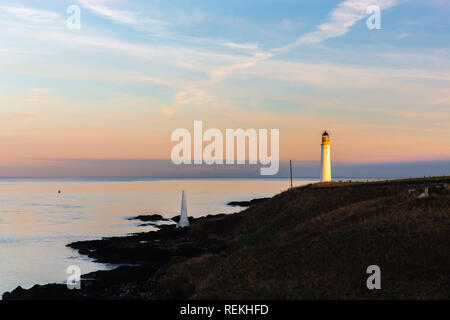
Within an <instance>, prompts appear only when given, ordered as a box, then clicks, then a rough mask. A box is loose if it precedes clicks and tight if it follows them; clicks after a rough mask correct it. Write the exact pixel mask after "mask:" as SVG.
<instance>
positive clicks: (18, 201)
mask: <svg viewBox="0 0 450 320" xmlns="http://www.w3.org/2000/svg"><path fill="white" fill-rule="evenodd" d="M295 182H296V183H295V184H296V185H301V184H306V183H309V182H311V181H310V180H308V181H307V180H297V181H295ZM288 186H289V182H288V181H287V180H279V179H265V180H262V179H258V180H256V179H253V180H252V179H248V180H247V179H233V180H212V179H204V180H143V181H131V180H120V181H117V180H116V181H114V180H84V181H83V180H40V179H38V180H23V179H0V294H2V293H3V292H5V291H9V290H12V289H14V288H15V287H17V286H18V285H21V286H22V287H24V288H29V287H31V286H32V285H34V284H45V283H49V282H61V281H64V280H65V279H66V268H67V267H68V266H69V265H78V266H80V268H81V271H82V273H88V272H91V271H95V270H100V269H108V268H111V267H113V266H107V265H103V264H98V263H94V262H93V261H91V260H90V259H87V258H85V257H81V256H79V255H78V254H77V253H76V252H75V251H73V250H71V249H70V248H67V247H65V245H66V244H68V243H70V242H73V241H77V240H88V239H95V238H99V237H106V236H116V235H125V234H127V233H132V232H139V231H150V230H152V227H137V224H138V223H139V222H137V221H129V220H126V218H127V217H131V216H136V215H140V214H153V213H158V214H161V215H162V216H164V217H173V216H174V215H177V214H178V213H179V210H180V201H181V190H186V192H187V201H188V212H189V215H191V216H194V217H199V216H203V215H207V214H217V213H232V212H235V211H237V210H238V209H236V208H231V207H227V206H226V203H227V202H228V201H232V200H248V199H250V198H255V197H265V196H272V195H274V194H276V193H278V192H280V191H283V190H285V189H287V188H288ZM58 190H61V194H58Z"/></svg>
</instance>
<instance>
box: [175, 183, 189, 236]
mask: <svg viewBox="0 0 450 320" xmlns="http://www.w3.org/2000/svg"><path fill="white" fill-rule="evenodd" d="M184 227H189V219H188V214H187V206H186V196H185V194H184V190H183V192H182V194H181V213H180V221H178V223H177V228H184Z"/></svg>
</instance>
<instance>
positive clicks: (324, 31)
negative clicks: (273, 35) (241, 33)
mask: <svg viewBox="0 0 450 320" xmlns="http://www.w3.org/2000/svg"><path fill="white" fill-rule="evenodd" d="M398 3H400V0H346V1H343V2H341V3H340V4H339V5H338V7H337V8H336V9H335V10H333V11H332V12H331V14H330V18H329V19H328V21H327V22H325V23H322V24H320V25H319V26H318V27H317V29H316V30H315V31H313V32H310V33H307V34H304V35H302V36H301V37H299V38H298V39H297V40H296V41H295V42H293V43H290V44H288V45H286V46H284V47H281V48H277V49H274V50H273V51H275V52H280V51H281V52H283V51H289V50H290V49H292V48H294V47H297V46H300V45H304V44H312V43H319V42H322V41H324V40H326V39H330V38H337V37H341V36H343V35H345V34H347V33H348V32H349V31H350V28H351V27H353V26H354V25H355V24H356V23H357V22H358V21H360V20H362V19H364V18H365V17H366V16H368V14H367V12H366V10H367V8H368V7H369V6H371V5H378V6H379V7H380V9H388V8H390V7H392V6H394V5H396V4H398Z"/></svg>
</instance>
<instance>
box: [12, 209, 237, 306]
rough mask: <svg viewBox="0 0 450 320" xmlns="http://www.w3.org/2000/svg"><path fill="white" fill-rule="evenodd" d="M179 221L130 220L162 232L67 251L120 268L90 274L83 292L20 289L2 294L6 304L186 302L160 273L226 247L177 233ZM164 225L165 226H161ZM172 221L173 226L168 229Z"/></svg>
mask: <svg viewBox="0 0 450 320" xmlns="http://www.w3.org/2000/svg"><path fill="white" fill-rule="evenodd" d="M226 216H229V215H225V214H217V215H209V216H206V217H201V218H192V217H189V220H190V222H191V227H194V228H195V227H196V226H197V225H198V224H205V223H208V222H214V221H218V220H221V219H223V218H225V217H226ZM178 219H179V217H178V216H176V217H173V218H171V219H165V218H163V217H162V216H161V215H159V214H153V215H140V216H136V217H131V218H128V220H138V221H141V222H146V223H144V224H140V225H138V227H139V226H144V225H147V224H151V225H153V226H155V227H157V228H158V230H157V231H150V232H143V233H135V234H132V235H129V236H120V237H111V238H103V239H100V240H90V241H78V242H73V243H70V244H68V245H67V246H68V247H70V248H72V249H75V250H77V251H78V252H79V253H80V254H82V255H85V256H88V257H90V258H92V259H94V260H95V261H96V262H99V263H109V264H118V265H120V266H119V267H117V268H115V269H112V270H103V271H96V272H91V273H88V274H85V275H82V277H81V290H75V289H74V290H69V289H68V288H67V286H66V284H47V285H35V286H33V287H32V288H30V289H27V290H26V289H23V288H22V287H20V286H19V287H17V288H16V289H14V290H13V291H12V292H5V293H4V294H3V299H4V300H35V299H39V300H47V299H48V300H68V299H70V300H72V299H75V300H80V299H178V298H187V297H185V296H182V295H179V294H177V293H176V292H172V293H169V292H166V291H164V290H161V289H160V288H159V287H158V283H157V281H156V279H157V278H158V276H159V274H158V271H160V270H162V269H166V268H168V267H169V266H170V265H171V264H172V263H174V262H180V261H183V259H188V258H192V257H196V256H200V255H203V254H205V253H213V254H217V253H220V252H221V251H224V250H226V243H225V242H223V241H219V240H212V239H208V237H205V236H204V234H202V233H197V234H193V233H192V232H191V228H184V229H177V228H176V227H175V226H176V225H175V222H177V220H178ZM159 222H165V224H157V223H159ZM167 222H169V223H170V222H173V223H172V224H167Z"/></svg>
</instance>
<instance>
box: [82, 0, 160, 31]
mask: <svg viewBox="0 0 450 320" xmlns="http://www.w3.org/2000/svg"><path fill="white" fill-rule="evenodd" d="M78 2H79V3H80V4H81V5H82V6H83V7H84V8H86V9H88V10H91V11H92V12H94V13H96V14H97V15H100V16H102V17H105V18H107V19H109V20H112V21H114V22H117V23H120V24H124V25H132V26H133V27H135V28H137V29H140V30H147V31H155V32H156V31H158V32H159V33H165V28H166V27H167V26H168V25H169V24H168V23H166V22H164V21H160V20H156V19H150V18H143V17H142V16H141V15H140V14H138V13H137V12H133V11H126V10H119V9H115V8H111V7H110V6H108V5H107V3H108V2H109V1H108V0H78Z"/></svg>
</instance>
